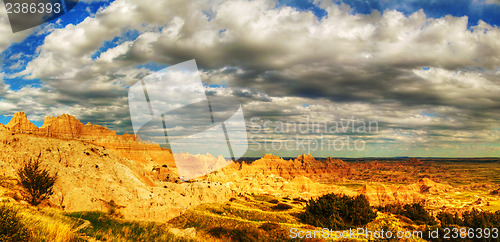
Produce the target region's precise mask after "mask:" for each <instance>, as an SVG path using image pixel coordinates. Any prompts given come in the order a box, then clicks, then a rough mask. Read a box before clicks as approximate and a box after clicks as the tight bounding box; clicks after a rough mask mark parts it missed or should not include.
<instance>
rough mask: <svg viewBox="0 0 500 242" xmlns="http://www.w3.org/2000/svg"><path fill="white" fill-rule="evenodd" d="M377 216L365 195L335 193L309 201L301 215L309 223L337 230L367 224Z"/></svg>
mask: <svg viewBox="0 0 500 242" xmlns="http://www.w3.org/2000/svg"><path fill="white" fill-rule="evenodd" d="M376 217H377V213H376V212H375V211H373V209H372V208H371V207H370V203H369V202H368V200H367V199H366V197H365V196H364V195H359V196H356V197H350V196H346V195H336V194H333V193H332V194H327V195H324V196H322V197H320V198H318V199H312V200H311V201H309V202H308V203H307V206H306V210H305V212H304V213H303V214H302V215H301V219H302V220H303V222H305V223H307V224H310V225H314V226H317V227H321V228H329V229H335V230H339V229H348V228H353V227H356V226H360V225H365V224H367V223H369V222H371V221H373V220H374V219H375V218H376Z"/></svg>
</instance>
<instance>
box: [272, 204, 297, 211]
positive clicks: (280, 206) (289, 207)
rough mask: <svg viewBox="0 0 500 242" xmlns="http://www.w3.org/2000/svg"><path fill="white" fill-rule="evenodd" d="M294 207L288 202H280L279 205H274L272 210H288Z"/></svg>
mask: <svg viewBox="0 0 500 242" xmlns="http://www.w3.org/2000/svg"><path fill="white" fill-rule="evenodd" d="M291 208H293V207H292V206H290V205H288V204H286V203H279V204H277V205H274V206H272V207H271V209H272V210H274V211H285V210H288V209H291Z"/></svg>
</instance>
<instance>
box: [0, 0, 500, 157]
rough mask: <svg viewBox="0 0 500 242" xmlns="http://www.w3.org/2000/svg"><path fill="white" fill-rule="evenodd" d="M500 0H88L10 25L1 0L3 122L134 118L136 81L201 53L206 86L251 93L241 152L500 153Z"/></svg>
mask: <svg viewBox="0 0 500 242" xmlns="http://www.w3.org/2000/svg"><path fill="white" fill-rule="evenodd" d="M499 14H500V1H498V0H473V1H463V0H458V1H445V0H440V1H436V0H427V1H426V0H424V1H417V0H411V1H391V0H381V1H376V0H367V1H357V0H346V1H337V0H331V1H327V0H325V1H319V0H315V1H305V0H302V1H291V0H283V1H272V0H254V1H244V0H235V1H221V0H216V1H208V0H200V1H166V0H165V1H159V0H154V1H153V0H136V1H134V0H116V1H99V0H86V1H80V2H79V3H78V5H76V7H75V8H74V9H72V10H71V11H70V12H68V13H66V14H65V15H63V16H61V17H60V18H57V19H54V20H52V21H50V22H48V23H45V24H43V25H41V26H38V27H35V28H32V29H28V30H25V31H21V32H17V33H12V30H11V27H10V25H9V20H8V18H7V14H6V11H5V8H4V5H3V4H0V36H1V38H0V62H1V67H0V68H1V69H0V123H4V124H5V123H8V122H9V120H10V118H11V117H12V115H13V114H14V113H15V112H18V111H24V112H25V113H26V114H27V115H28V118H29V119H30V120H31V121H33V123H35V125H37V126H41V125H42V124H43V120H44V118H45V117H46V116H59V115H61V114H63V113H68V114H71V115H73V116H75V117H77V118H78V119H80V120H81V121H82V122H83V123H87V122H90V123H93V124H99V125H104V126H106V127H108V128H109V129H113V130H116V131H117V132H118V133H120V134H123V133H134V129H133V126H132V121H131V118H130V116H131V115H130V109H129V102H128V98H129V96H128V92H129V89H130V87H131V86H133V85H134V84H136V83H138V82H140V81H141V80H143V79H144V78H146V77H147V76H149V75H150V74H152V73H154V72H156V71H159V70H162V69H163V68H167V67H170V66H174V65H176V64H179V63H183V62H185V61H189V60H192V59H194V60H196V64H197V67H198V70H199V72H200V74H201V80H202V81H203V83H204V84H205V85H204V87H205V88H206V91H207V93H208V94H209V96H221V97H222V96H230V97H233V98H236V99H237V100H238V102H239V103H241V107H242V110H243V114H244V117H245V121H246V130H247V136H248V142H249V144H248V151H247V152H246V154H245V156H262V155H263V154H266V153H273V154H276V155H279V156H285V157H290V156H296V155H298V154H302V153H312V154H313V155H315V156H325V157H326V156H332V157H393V156H417V157H486V156H488V157H493V156H494V157H499V156H500V142H499V141H500V124H499V120H500V112H499V111H500V95H499V94H500V68H499V67H500V29H499V26H500V18H499V17H498V16H499ZM185 125H187V126H189V125H191V126H192V127H195V126H196V122H194V121H193V122H192V123H190V122H186V123H185Z"/></svg>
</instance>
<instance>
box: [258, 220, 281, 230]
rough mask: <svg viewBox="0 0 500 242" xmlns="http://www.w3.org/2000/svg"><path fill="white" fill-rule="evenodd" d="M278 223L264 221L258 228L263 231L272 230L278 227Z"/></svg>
mask: <svg viewBox="0 0 500 242" xmlns="http://www.w3.org/2000/svg"><path fill="white" fill-rule="evenodd" d="M279 228H280V225H279V224H277V223H271V222H265V223H263V224H261V225H260V226H259V229H262V230H265V231H272V230H275V229H279Z"/></svg>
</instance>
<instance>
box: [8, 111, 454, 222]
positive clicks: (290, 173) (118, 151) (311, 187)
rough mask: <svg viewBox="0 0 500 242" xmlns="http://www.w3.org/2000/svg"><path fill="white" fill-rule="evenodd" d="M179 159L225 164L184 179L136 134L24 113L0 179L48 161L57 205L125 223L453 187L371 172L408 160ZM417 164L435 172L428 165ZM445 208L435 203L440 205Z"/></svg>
mask: <svg viewBox="0 0 500 242" xmlns="http://www.w3.org/2000/svg"><path fill="white" fill-rule="evenodd" d="M179 155H180V156H182V157H183V159H185V160H190V159H197V160H201V161H203V162H205V163H207V164H210V165H211V166H214V167H224V166H225V167H224V168H222V169H220V170H218V171H216V172H213V173H211V174H208V175H205V176H203V177H200V178H198V179H195V180H192V181H189V182H181V181H180V180H179V177H178V174H177V167H176V165H175V162H174V159H173V154H172V153H171V151H170V150H168V149H165V148H162V147H160V146H159V145H157V144H149V143H144V142H142V141H141V140H138V139H137V138H136V137H135V136H134V135H130V134H124V135H117V134H116V132H115V131H112V130H109V129H107V128H106V127H102V126H99V125H93V124H90V123H88V124H85V125H84V124H82V123H81V122H80V121H79V120H77V119H76V118H75V117H73V116H71V115H67V114H64V115H61V116H59V117H47V118H46V119H45V121H44V123H43V126H42V127H40V128H38V127H37V126H35V125H34V124H33V123H31V122H30V121H29V120H28V119H27V117H26V115H25V114H24V113H22V112H20V113H16V114H15V115H14V117H13V118H12V120H11V121H10V122H9V123H8V124H7V125H1V124H0V174H2V175H3V176H6V177H9V176H10V177H16V170H17V169H19V168H20V167H21V166H22V164H23V163H24V162H26V161H28V160H30V159H31V160H34V159H38V160H40V161H42V164H43V165H44V166H45V167H47V168H49V169H50V170H51V171H53V172H57V173H58V177H59V178H58V180H57V182H56V184H55V187H54V191H55V193H54V195H53V196H52V197H51V198H50V204H51V205H52V206H58V207H60V208H63V209H64V210H66V211H86V210H100V211H106V210H108V209H109V208H110V206H112V205H113V206H114V205H119V207H122V208H121V209H120V212H121V213H122V214H123V215H124V216H125V218H128V219H136V220H150V221H165V220H167V219H170V218H172V217H175V216H178V215H179V214H181V213H182V212H183V211H185V210H186V209H189V208H191V207H193V206H196V205H198V204H200V203H203V202H225V201H228V200H229V199H230V198H232V197H236V196H241V195H245V194H252V193H254V194H270V195H274V196H280V197H292V198H296V197H300V198H304V199H310V198H314V197H317V196H320V195H322V194H326V193H332V192H334V193H342V194H347V195H356V194H364V195H366V196H367V198H368V200H369V201H370V203H371V204H372V205H373V206H379V205H386V204H391V203H402V204H405V203H413V202H419V201H426V202H428V200H429V196H432V195H435V194H439V193H444V192H448V191H451V190H452V187H450V186H448V185H445V184H441V183H438V182H435V181H433V180H431V179H429V178H422V179H420V180H417V181H415V182H413V183H410V184H407V185H390V186H387V185H385V184H382V183H380V182H379V180H380V179H382V178H383V179H385V180H390V181H394V182H401V181H406V180H404V179H406V178H404V179H403V178H400V177H391V176H390V175H391V174H390V172H388V173H387V174H388V175H384V176H383V177H382V178H380V176H372V175H371V174H374V173H372V171H376V172H378V173H384V172H385V170H384V169H402V170H405V169H410V170H411V166H408V165H407V164H403V163H394V164H390V165H384V164H381V163H378V162H369V163H346V162H344V161H342V160H341V159H333V158H326V159H316V158H315V157H313V156H311V155H308V154H303V155H300V156H298V157H296V158H294V159H283V158H281V157H278V156H275V155H272V154H268V155H265V156H264V157H262V158H260V159H257V160H255V161H253V162H250V163H246V162H231V161H228V160H226V159H224V158H222V157H214V156H212V155H210V154H188V153H183V154H179ZM227 163H230V164H229V165H228V166H226V165H227ZM411 163H412V165H418V166H423V168H425V169H428V168H426V167H424V166H425V164H423V162H420V161H416V160H413V161H411ZM429 169H430V168H429ZM367 171H370V172H369V173H367ZM388 171H390V170H388ZM351 178H355V179H357V180H365V181H367V183H366V184H364V186H363V187H361V188H348V187H346V186H339V185H336V184H337V183H339V182H344V181H346V180H348V179H351ZM0 196H1V194H0ZM442 204H443V203H442V202H440V201H437V202H436V201H434V205H436V206H440V205H442Z"/></svg>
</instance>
